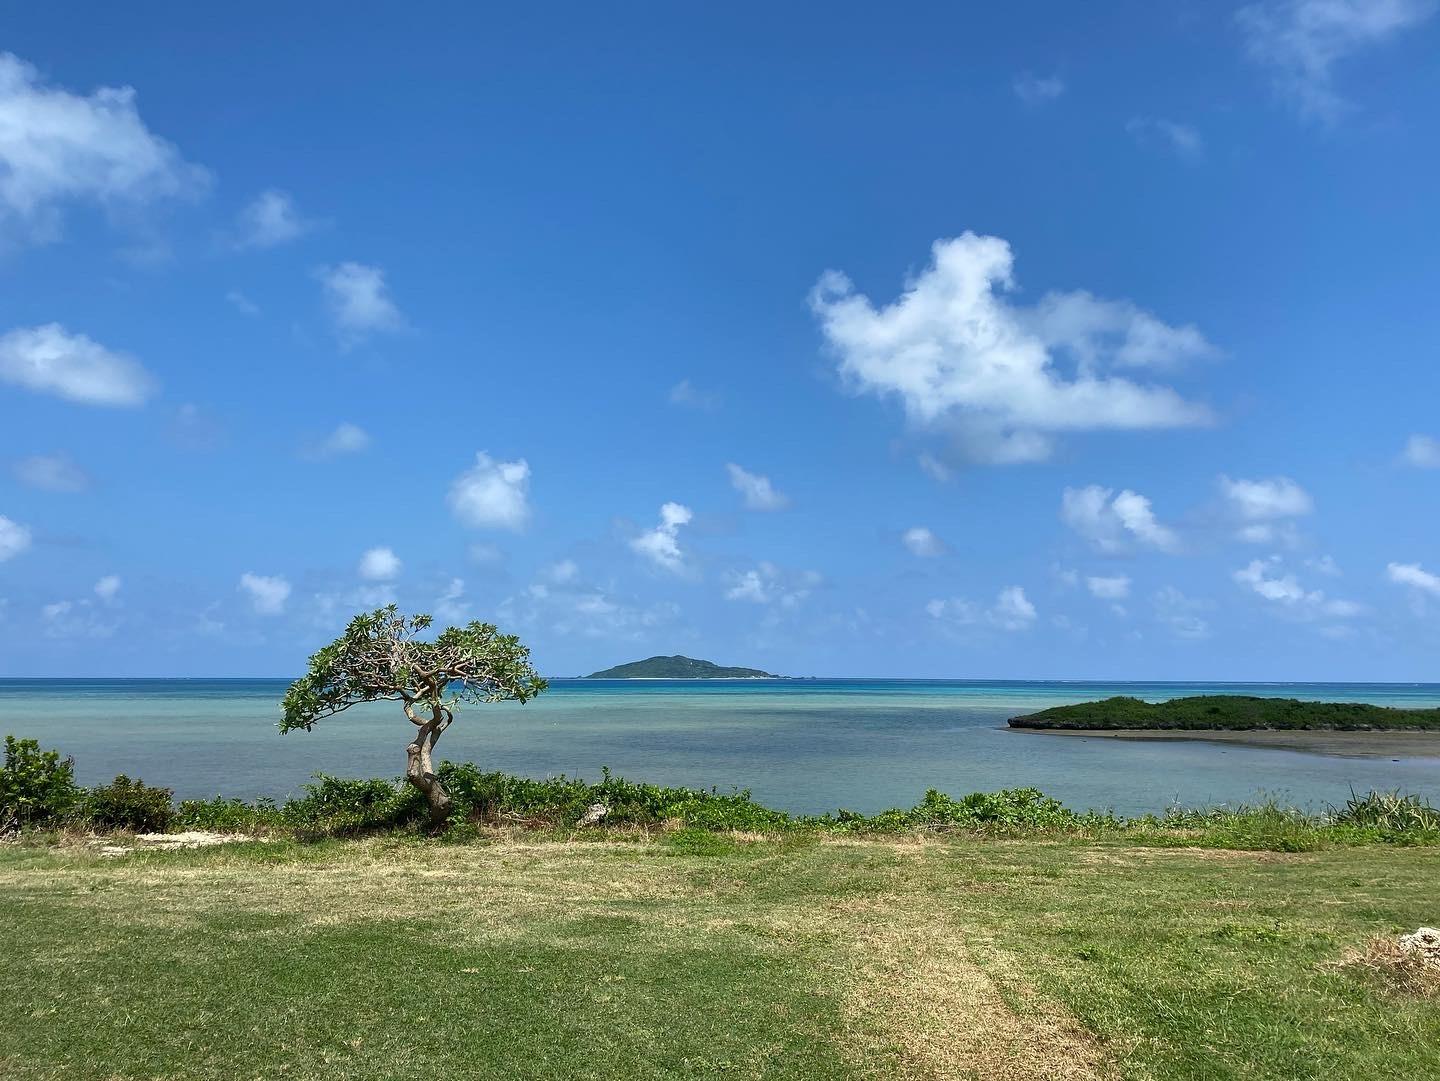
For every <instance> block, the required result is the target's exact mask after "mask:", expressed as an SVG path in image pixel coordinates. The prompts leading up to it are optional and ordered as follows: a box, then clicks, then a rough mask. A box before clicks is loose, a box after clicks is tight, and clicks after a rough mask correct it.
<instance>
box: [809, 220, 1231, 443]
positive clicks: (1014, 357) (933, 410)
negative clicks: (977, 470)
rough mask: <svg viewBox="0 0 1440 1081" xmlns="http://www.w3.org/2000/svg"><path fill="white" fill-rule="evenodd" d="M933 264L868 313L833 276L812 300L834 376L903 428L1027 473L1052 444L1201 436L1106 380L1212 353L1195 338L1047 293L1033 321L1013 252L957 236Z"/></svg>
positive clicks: (1193, 407)
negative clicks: (1086, 438)
mask: <svg viewBox="0 0 1440 1081" xmlns="http://www.w3.org/2000/svg"><path fill="white" fill-rule="evenodd" d="M932 253H933V259H932V262H931V264H930V265H929V266H928V267H926V268H925V270H923V271H922V272H921V273H920V274H919V275H918V276H916V277H915V278H913V279H912V280H911V281H910V282H909V283H908V284H907V286H906V290H905V292H904V294H903V295H902V296H901V297H900V299H898V300H897V301H895V302H894V303H892V304H890V305H889V306H887V307H883V308H880V309H877V308H876V307H875V306H874V305H873V304H871V302H870V300H869V298H867V297H865V296H862V295H860V294H857V293H856V292H855V289H854V286H853V285H852V284H851V282H850V280H849V279H848V278H846V277H845V276H844V275H843V274H841V273H839V272H837V271H833V270H832V271H827V272H826V273H825V274H824V275H822V276H821V278H820V281H819V282H818V283H817V285H816V286H815V288H814V290H813V291H812V292H811V295H810V304H811V307H812V309H813V311H814V313H815V315H816V316H817V318H818V319H819V320H820V324H821V329H822V332H823V333H824V336H825V338H826V341H827V343H828V345H829V346H830V348H831V349H832V350H833V352H834V353H835V355H836V357H837V358H838V361H839V368H840V372H841V374H842V376H843V377H844V378H845V379H846V380H848V381H849V383H850V384H851V385H852V386H853V387H855V388H856V389H858V390H860V391H863V392H869V393H872V394H876V395H878V396H882V397H888V396H892V395H893V396H895V397H898V398H899V399H900V400H901V402H902V403H903V404H904V406H905V409H906V412H907V414H908V416H909V417H910V419H911V421H912V422H913V423H915V424H918V425H920V426H922V427H929V428H941V429H945V430H948V431H949V432H950V434H951V436H952V438H953V440H954V442H955V444H956V448H957V450H958V451H959V452H960V453H962V454H964V455H965V456H966V457H969V458H971V459H973V460H976V461H983V462H991V463H1009V462H1024V461H1036V460H1040V459H1043V458H1045V457H1047V456H1048V455H1049V453H1050V451H1051V438H1050V437H1051V434H1052V433H1056V432H1064V431H1087V430H1098V429H1154V428H1176V427H1185V426H1192V425H1200V424H1206V423H1208V422H1209V420H1210V414H1209V411H1208V410H1207V409H1205V408H1204V407H1203V406H1200V405H1197V404H1194V403H1191V402H1188V401H1186V400H1185V399H1184V398H1182V397H1181V396H1180V395H1179V394H1178V393H1176V392H1175V391H1174V390H1173V389H1171V388H1169V387H1165V386H1160V385H1154V384H1148V383H1140V382H1136V381H1134V380H1132V379H1130V378H1128V377H1124V376H1120V375H1116V374H1114V373H1113V371H1111V370H1110V369H1113V368H1125V369H1142V368H1155V367H1158V366H1162V365H1171V364H1176V363H1179V362H1180V361H1182V360H1185V359H1189V358H1192V357H1196V356H1204V355H1208V354H1209V353H1211V352H1212V351H1213V350H1212V347H1211V346H1210V345H1209V343H1208V342H1206V341H1205V339H1204V337H1203V336H1202V335H1201V334H1200V332H1199V331H1198V330H1196V329H1195V328H1194V327H1188V326H1186V327H1172V326H1169V325H1168V324H1165V323H1163V322H1161V321H1160V320H1159V319H1157V318H1155V317H1154V316H1153V315H1150V314H1149V313H1148V312H1145V311H1143V310H1142V309H1140V308H1138V307H1136V306H1135V305H1134V304H1131V303H1129V302H1128V301H1107V300H1101V299H1097V298H1096V297H1093V296H1091V295H1090V294H1089V293H1084V292H1074V293H1052V294H1050V295H1049V296H1047V297H1044V298H1042V300H1041V301H1040V303H1039V304H1037V305H1035V306H1033V307H1025V306H1022V305H1017V304H1014V303H1012V302H1011V301H1009V300H1008V299H1007V298H1006V296H1005V294H1006V293H1007V292H1009V291H1011V290H1012V289H1013V288H1014V286H1015V283H1014V278H1013V275H1012V267H1013V263H1014V259H1013V256H1012V255H1011V251H1010V245H1009V244H1007V243H1006V242H1005V241H1004V240H1002V239H1000V238H999V237H988V236H976V235H975V234H974V233H966V234H964V235H963V236H960V237H957V238H955V239H952V240H939V241H936V242H935V244H934V246H933V249H932Z"/></svg>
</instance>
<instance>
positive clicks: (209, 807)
mask: <svg viewBox="0 0 1440 1081" xmlns="http://www.w3.org/2000/svg"><path fill="white" fill-rule="evenodd" d="M284 822H285V818H284V814H283V812H282V811H281V810H280V808H278V807H276V806H275V801H274V800H272V799H268V798H261V799H258V800H256V801H255V802H254V803H247V802H246V801H245V800H243V799H234V798H229V799H227V798H225V797H224V796H216V797H215V798H214V799H205V800H201V799H187V800H182V801H181V803H180V808H179V810H177V811H176V812H175V817H174V818H172V819H171V824H172V825H174V826H179V827H180V828H181V829H195V830H222V831H223V830H232V831H233V830H246V829H255V828H257V827H260V826H280V825H283V824H284Z"/></svg>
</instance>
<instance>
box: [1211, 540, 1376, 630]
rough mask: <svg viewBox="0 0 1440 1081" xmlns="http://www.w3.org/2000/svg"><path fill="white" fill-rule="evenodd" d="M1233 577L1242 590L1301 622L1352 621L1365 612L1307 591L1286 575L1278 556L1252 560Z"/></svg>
mask: <svg viewBox="0 0 1440 1081" xmlns="http://www.w3.org/2000/svg"><path fill="white" fill-rule="evenodd" d="M1232 577H1233V578H1234V579H1235V581H1236V582H1238V583H1239V584H1240V585H1242V586H1246V587H1248V588H1249V589H1251V590H1253V591H1254V592H1255V593H1256V594H1258V595H1259V596H1261V597H1263V598H1264V599H1265V600H1267V601H1270V602H1271V603H1272V604H1274V605H1276V606H1278V607H1279V608H1280V609H1282V610H1285V611H1288V612H1289V613H1291V614H1292V615H1295V616H1297V617H1299V618H1302V619H1318V618H1327V617H1328V618H1332V619H1349V618H1352V617H1354V616H1357V615H1360V614H1361V613H1362V612H1363V611H1364V608H1363V607H1362V606H1361V605H1359V604H1356V603H1355V602H1353V601H1346V600H1338V599H1333V598H1328V597H1326V596H1325V593H1324V592H1323V591H1322V590H1318V589H1315V590H1307V589H1306V588H1305V587H1304V586H1302V585H1301V584H1300V581H1299V579H1297V578H1296V577H1295V575H1293V574H1287V573H1285V571H1284V569H1283V567H1282V566H1281V564H1280V559H1279V557H1278V556H1271V557H1270V558H1269V559H1253V560H1251V561H1250V562H1249V564H1247V565H1246V566H1244V567H1242V568H1241V569H1240V570H1237V571H1236V572H1235V573H1234V574H1233V575H1232Z"/></svg>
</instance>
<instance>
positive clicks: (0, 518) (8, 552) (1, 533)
mask: <svg viewBox="0 0 1440 1081" xmlns="http://www.w3.org/2000/svg"><path fill="white" fill-rule="evenodd" d="M29 547H30V530H29V529H27V528H26V527H25V526H23V525H21V524H20V523H19V522H14V521H11V520H10V519H9V518H6V517H5V516H4V515H3V514H0V563H4V562H5V561H6V560H7V559H14V558H15V557H16V556H18V555H19V554H20V553H21V552H23V551H25V549H26V548H29Z"/></svg>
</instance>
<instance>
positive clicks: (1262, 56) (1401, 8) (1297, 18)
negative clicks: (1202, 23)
mask: <svg viewBox="0 0 1440 1081" xmlns="http://www.w3.org/2000/svg"><path fill="white" fill-rule="evenodd" d="M1437 9H1440V2H1437V0H1262V2H1260V3H1256V4H1251V5H1249V6H1247V7H1244V8H1241V9H1240V11H1239V12H1237V14H1236V20H1237V22H1238V23H1239V26H1240V29H1241V32H1242V33H1243V34H1244V35H1245V45H1246V49H1247V51H1248V52H1249V54H1250V56H1251V58H1252V59H1253V60H1255V61H1257V62H1258V63H1261V64H1263V65H1265V66H1267V67H1268V68H1270V70H1271V71H1272V72H1273V74H1274V78H1275V86H1276V88H1277V89H1278V90H1279V91H1280V93H1282V94H1283V95H1284V96H1285V97H1286V98H1288V99H1289V100H1290V101H1292V102H1293V103H1294V104H1295V106H1296V108H1298V109H1299V111H1300V112H1301V114H1302V115H1303V116H1305V117H1307V118H1309V119H1312V120H1318V121H1321V122H1324V123H1332V122H1334V121H1335V120H1337V119H1339V118H1340V117H1342V116H1343V115H1344V114H1345V113H1347V112H1349V111H1350V110H1351V109H1352V108H1353V106H1352V105H1351V103H1350V102H1349V101H1347V100H1346V99H1345V98H1344V97H1343V96H1342V95H1341V94H1340V92H1339V91H1338V90H1336V88H1335V68H1336V66H1337V65H1338V64H1340V63H1341V62H1342V61H1344V60H1346V59H1348V58H1349V57H1351V56H1353V55H1354V54H1356V53H1359V52H1362V51H1364V50H1366V49H1370V48H1374V47H1376V46H1379V45H1383V44H1385V43H1386V42H1388V41H1391V40H1393V39H1394V38H1397V37H1399V36H1400V35H1401V34H1403V33H1404V32H1405V31H1407V30H1412V29H1414V28H1415V27H1417V26H1419V25H1421V24H1422V23H1424V22H1426V21H1427V20H1428V19H1429V18H1430V17H1431V16H1433V15H1434V14H1435V12H1436V10H1437Z"/></svg>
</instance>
